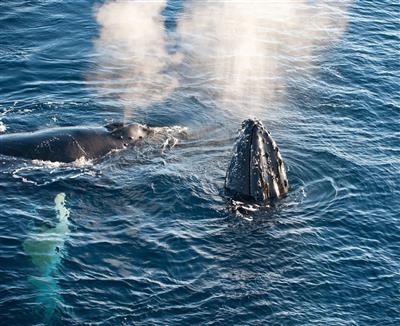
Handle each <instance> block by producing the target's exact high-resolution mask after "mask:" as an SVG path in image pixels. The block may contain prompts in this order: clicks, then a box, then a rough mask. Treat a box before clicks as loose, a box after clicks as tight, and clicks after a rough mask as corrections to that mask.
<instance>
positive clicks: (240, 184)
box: [0, 119, 289, 203]
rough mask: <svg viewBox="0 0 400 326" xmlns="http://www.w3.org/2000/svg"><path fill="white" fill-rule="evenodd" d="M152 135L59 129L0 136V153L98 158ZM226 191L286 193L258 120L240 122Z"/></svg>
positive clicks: (257, 196)
mask: <svg viewBox="0 0 400 326" xmlns="http://www.w3.org/2000/svg"><path fill="white" fill-rule="evenodd" d="M152 135H154V130H153V129H152V128H151V127H147V126H144V125H141V124H136V123H134V124H127V125H124V124H122V123H112V124H108V125H106V126H104V127H86V126H77V127H59V128H52V129H47V130H42V131H36V132H30V133H29V132H25V133H14V134H8V135H1V136H0V154H2V155H7V156H15V157H23V158H27V159H36V160H43V161H53V162H65V163H70V162H74V161H76V160H78V159H80V158H85V159H88V160H97V159H100V158H102V157H104V156H106V155H107V154H109V153H110V152H112V151H113V150H118V149H125V148H127V147H129V146H130V145H135V144H137V143H139V142H140V141H141V140H143V139H145V138H148V137H151V136H152ZM225 189H226V192H227V194H228V195H229V196H230V197H232V198H235V199H239V200H243V201H246V202H251V203H266V202H267V201H268V200H269V199H273V198H279V197H281V196H283V195H285V194H286V193H287V192H288V189H289V183H288V179H287V175H286V169H285V165H284V162H283V159H282V156H281V154H280V151H279V148H278V146H277V145H276V143H275V141H274V140H273V139H272V137H271V133H270V132H269V131H267V130H266V129H265V127H264V126H263V124H262V122H261V121H259V120H253V119H248V120H245V121H244V122H243V123H242V130H241V131H240V133H239V136H238V139H237V141H236V144H235V148H234V153H233V156H232V159H231V163H230V164H229V167H228V170H227V173H226V180H225Z"/></svg>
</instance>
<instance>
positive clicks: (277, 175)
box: [225, 119, 289, 204]
mask: <svg viewBox="0 0 400 326" xmlns="http://www.w3.org/2000/svg"><path fill="white" fill-rule="evenodd" d="M225 190H226V192H227V194H228V195H229V196H230V197H231V198H233V199H235V200H242V201H246V202H250V203H255V204H267V203H268V201H269V200H270V199H274V198H279V197H281V196H283V195H285V194H286V193H287V192H288V190H289V183H288V179H287V175H286V169H285V165H284V163H283V159H282V156H281V154H280V152H279V148H278V146H277V145H276V143H275V141H274V140H273V139H272V136H271V133H270V132H269V131H267V129H266V128H265V127H264V126H263V124H262V122H261V121H259V120H252V119H249V120H245V121H244V122H243V123H242V130H241V131H240V133H239V136H238V139H237V141H236V144H235V147H234V154H233V157H232V159H231V162H230V164H229V167H228V170H227V173H226V178H225Z"/></svg>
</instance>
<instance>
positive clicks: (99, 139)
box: [0, 123, 154, 163]
mask: <svg viewBox="0 0 400 326" xmlns="http://www.w3.org/2000/svg"><path fill="white" fill-rule="evenodd" d="M152 134H154V131H153V129H152V128H148V127H146V126H144V125H141V124H136V123H135V124H128V125H124V124H122V123H112V124H108V125H106V126H104V127H92V126H77V127H58V128H51V129H45V130H40V131H35V132H23V133H12V134H3V135H0V154H2V155H7V156H14V157H22V158H27V159H32V160H43V161H53V162H65V163H70V162H74V161H76V160H78V159H81V158H84V159H87V160H96V159H99V158H102V157H104V156H105V155H106V154H108V153H110V152H111V151H113V150H118V149H123V148H126V147H128V146H129V145H132V144H136V143H138V142H140V141H141V140H142V139H144V138H147V137H149V136H150V135H152Z"/></svg>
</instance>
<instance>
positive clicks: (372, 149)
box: [0, 0, 400, 325]
mask: <svg viewBox="0 0 400 326" xmlns="http://www.w3.org/2000/svg"><path fill="white" fill-rule="evenodd" d="M119 3H121V1H120V2H119ZM301 3H302V6H303V7H304V6H311V7H313V6H319V5H320V6H321V8H325V6H328V7H329V5H327V2H326V1H304V2H303V1H298V3H296V2H290V1H288V6H289V7H283V8H280V9H279V10H278V11H277V13H275V14H274V15H270V14H268V13H269V12H271V11H273V9H274V8H273V6H274V5H273V4H272V5H271V3H268V2H266V5H265V6H267V9H266V11H265V12H263V9H262V7H257V8H258V9H256V10H255V11H250V14H249V13H247V14H246V15H245V16H243V17H245V18H243V17H242V19H239V18H237V17H240V13H241V12H243V11H245V10H243V8H242V9H241V10H238V11H235V10H233V9H232V8H234V7H230V5H229V6H228V7H227V8H225V9H224V10H223V11H222V13H223V15H218V14H217V15H213V14H212V13H213V12H218V11H217V10H219V9H218V8H217V9H216V8H215V6H216V4H215V3H214V4H213V3H212V2H209V3H204V4H202V5H199V2H196V1H194V2H190V1H186V2H183V1H182V2H181V1H179V0H174V1H172V0H171V1H168V2H167V4H166V6H164V5H163V4H162V3H161V4H160V7H161V13H160V14H158V12H159V11H160V10H159V9H157V8H156V10H155V9H154V8H152V7H151V8H150V9H149V8H148V7H146V2H138V3H137V4H136V6H135V7H133V8H125V9H122V11H121V10H120V11H119V13H120V14H121V12H122V13H127V17H128V19H127V20H124V19H122V18H121V17H122V16H121V17H115V16H116V13H115V11H113V10H111V9H113V8H111V7H110V8H109V10H104V8H106V7H104V2H98V1H85V0H76V1H58V0H46V1H45V0H42V1H39V0H35V1H33V0H32V1H22V0H6V1H2V2H1V3H0V112H1V116H0V120H1V123H0V128H1V129H3V130H4V129H5V130H4V132H6V133H11V132H20V131H31V130H37V129H42V128H47V127H54V126H66V125H82V124H85V125H102V124H105V123H106V122H109V121H118V120H126V121H139V122H142V123H146V124H149V125H151V126H174V125H176V126H182V127H187V136H181V135H179V133H177V132H175V131H171V132H170V134H168V135H165V137H166V138H168V137H169V139H170V140H171V139H175V138H176V139H178V140H179V141H178V144H177V145H176V146H175V147H173V148H170V149H166V150H165V151H161V150H160V147H161V145H162V141H161V140H157V141H153V142H151V143H150V144H148V147H145V146H142V147H140V148H137V149H132V150H127V151H124V152H119V153H115V155H112V156H111V157H109V158H107V159H105V160H104V161H102V162H101V163H99V164H90V162H89V163H87V164H76V165H67V166H64V165H61V166H60V165H51V164H48V163H45V162H31V161H27V160H21V159H14V158H7V157H1V158H0V164H1V165H0V166H1V170H0V172H1V173H0V189H1V199H0V324H2V325H40V324H51V325H195V324H201V325H205V324H206V325H225V324H227V325H229V324H230V325H399V324H400V317H399V316H400V186H399V182H400V140H399V137H400V86H399V85H400V60H399V58H400V56H399V54H400V5H399V2H398V1H379V2H378V1H353V2H351V3H349V4H348V6H347V7H344V8H340V17H341V18H342V20H341V21H338V20H337V19H336V18H335V16H334V15H335V13H334V11H333V12H332V11H329V10H328V11H324V10H325V9H321V10H322V11H321V12H319V14H315V15H311V14H310V12H308V11H306V12H301V10H300V11H296V10H294V11H291V9H292V8H293V7H296V6H299V8H301V6H300V5H301ZM147 4H148V2H147ZM118 5H119V4H118V3H117V6H118ZM331 5H332V6H333V7H334V6H335V4H331ZM102 6H103V7H102ZM261 6H262V5H261ZM268 6H269V7H268ZM271 6H272V7H271ZM250 7H251V6H250V5H249V8H250ZM96 8H97V9H96ZM102 8H103V14H104V15H106V14H105V12H106V13H108V14H109V17H108V18H107V17H106V18H104V17H103V18H102V16H101V14H98V15H97V14H96V12H98V11H97V10H99V12H100V13H101V10H102ZM260 8H261V9H260ZM114 9H115V8H114ZM117 9H118V8H117ZM251 10H253V9H251ZM154 12H155V13H156V16H154ZM260 12H261V15H265V16H263V19H262V20H255V19H254V20H253V16H252V15H251V14H254V15H255V14H256V13H257V14H258V13H260ZM299 12H301V13H299ZM286 14H287V15H286ZM96 15H97V16H96ZM237 15H239V16H237ZM143 17H145V18H146V17H150V18H149V19H143ZM155 17H156V18H155ZM157 17H158V18H157ZM160 17H161V18H160ZM326 17H328V18H329V17H331V18H332V17H333V21H334V23H333V24H331V23H326V22H325V20H324V19H325V18H326ZM125 18H126V17H125ZM141 19H143V20H141ZM157 19H160V20H161V23H160V24H158V25H157V24H156V23H157ZM230 19H231V22H230V21H229V20H230ZM268 19H270V20H274V19H278V20H279V19H281V22H280V23H277V24H272V23H271V25H269V23H268ZM110 20H111V23H109V22H110ZM204 21H206V22H208V23H210V21H211V22H212V23H211V26H214V25H212V24H214V23H215V26H214V27H213V28H214V29H212V28H211V29H208V28H209V26H210V24H205V25H206V26H207V27H204V28H205V29H202V28H203V27H202V26H203V25H202V22H204ZM214 21H215V22H214ZM220 21H222V22H223V23H222V24H220ZM232 21H233V26H237V29H234V30H233V31H232V30H229V28H226V26H232V25H231V24H232ZM288 21H290V22H294V23H293V24H294V25H293V26H295V27H293V26H292V25H290V24H287V22H288ZM260 22H262V23H260ZM153 23H154V24H156V25H152V24H153ZM118 24H121V26H122V27H121V28H120V27H118V26H119V25H118ZM124 24H126V25H124ZM131 24H133V25H131ZM262 24H265V25H262ZM296 24H297V25H296ZM261 25H262V26H261ZM110 26H111V27H110ZM115 26H117V27H116V28H115ZM124 26H128V28H125V29H124ZM157 26H158V27H159V26H161V28H158V29H157ZM224 26H225V27H224ZM248 26H250V27H251V28H253V27H254V29H251V28H250V29H249V30H250V32H248V30H247V28H248ZM304 26H306V27H304ZM338 26H339V27H338ZM336 27H338V28H339V29H340V31H339V32H338V31H335V28H336ZM107 28H109V29H107ZM114 28H115V29H114ZM224 28H225V29H224ZM302 28H305V29H304V30H303V29H302ZM318 30H319V31H322V32H323V33H322V34H317V35H315V33H314V32H315V31H318ZM122 31H124V33H126V35H128V36H124V37H122V38H121V36H120V35H121V33H122ZM204 31H207V32H208V34H207V33H206V32H204ZM221 31H224V33H225V32H226V31H228V32H229V33H231V34H230V35H232V34H233V35H235V37H233V39H229V37H228V39H229V40H230V41H229V42H226V44H228V45H226V44H225V43H223V42H222V41H221V40H224V37H225V36H221V35H222V34H223V33H220V32H221ZM107 32H109V34H107ZM135 33H136V34H135ZM196 33H197V34H196ZM254 33H255V34H256V35H257V36H258V39H257V40H256V41H255V40H252V39H251V35H253V34H254ZM280 33H281V34H280ZM115 35H117V37H115ZM131 35H143V36H144V38H143V39H134V41H132V44H130V45H129V46H128V45H127V42H126V40H127V38H128V39H129V37H131ZM160 35H161V36H160ZM223 35H225V34H223ZM243 35H244V37H248V38H249V39H251V41H249V44H247V43H246V42H245V41H244V40H242V39H240V37H241V36H243ZM249 35H250V36H249ZM326 35H328V36H326ZM126 37H127V38H126ZM237 38H239V39H240V42H238V44H236V43H235V41H234V40H235V39H237ZM260 38H261V39H260ZM310 39H311V40H312V41H309V40H310ZM157 40H159V42H158V41H157ZM215 40H217V41H216V43H213V42H214V41H215ZM232 42H233V43H232ZM274 42H275V43H274ZM280 42H281V43H280ZM210 44H212V46H211V45H210ZM221 44H225V45H221ZM232 44H236V45H238V49H241V48H240V46H241V45H243V44H244V45H245V46H246V47H245V49H246V51H247V52H246V51H245V53H256V54H257V55H256V56H254V57H252V59H251V61H250V62H251V64H250V65H246V64H244V65H242V63H243V62H244V61H246V59H245V56H243V57H241V55H242V54H239V55H238V56H229V53H228V54H227V53H225V52H224V51H227V49H228V52H229V51H230V49H231V46H232ZM254 44H256V46H257V47H256V48H255V49H256V50H255V51H254V49H253V48H252V47H251V46H252V45H254ZM260 44H261V45H260ZM271 44H275V45H276V46H274V47H272V46H270V45H271ZM107 47H110V48H107ZM113 47H114V48H113ZM215 48H216V49H217V50H216V51H214V49H215ZM107 49H108V50H107ZM142 49H149V50H148V52H146V53H145V54H143V53H142V52H141V50H142ZM271 49H272V50H271ZM107 51H110V52H107ZM113 51H114V52H113ZM115 51H116V52H115ZM252 51H253V52H252ZM110 53H111V54H110ZM115 53H118V55H116V54H115ZM121 53H122V54H121ZM235 53H242V52H240V51H239V52H235ZM119 55H122V57H119ZM219 56H221V57H222V58H223V59H221V58H220V57H219ZM238 57H239V58H241V59H240V60H241V61H240V60H238V61H240V63H238V64H237V62H236V61H235V60H233V61H232V58H238ZM216 58H218V60H217V59H216ZM259 58H261V61H258V60H259ZM221 60H222V61H221ZM229 60H231V61H229ZM204 62H206V63H205V64H204ZM262 62H264V63H265V62H268V63H269V64H270V65H268V66H264V65H263V64H262ZM160 63H161V64H160ZM163 63H165V64H163ZM225 63H227V64H226V65H225ZM245 63H246V62H245ZM236 64H237V65H236ZM159 65H160V66H159ZM154 67H156V68H154ZM210 67H211V68H210ZM227 67H240V68H238V69H236V68H232V70H229V69H231V68H229V69H225V68H227ZM249 67H250V68H249ZM252 67H255V68H256V69H252ZM260 67H261V68H260ZM217 68H218V69H217ZM259 68H260V69H259ZM241 69H244V70H241ZM232 71H233V72H238V71H239V72H241V73H243V72H244V75H251V77H252V76H254V79H253V80H252V82H251V83H250V87H249V88H246V89H245V90H244V91H243V89H241V88H240V87H239V88H238V89H237V90H236V88H235V91H233V92H231V87H230V85H242V84H241V81H242V80H243V78H246V76H245V77H243V76H242V75H241V74H239V73H238V75H240V77H241V78H236V77H237V76H236V75H235V76H236V77H235V76H234V75H233V74H230V73H231V72H232ZM260 72H261V73H260ZM252 74H254V75H252ZM160 76H161V77H160ZM165 77H166V78H167V79H165ZM130 78H132V80H133V81H132V80H131V79H130ZM219 78H220V79H221V80H220V79H219ZM224 78H227V81H228V82H227V81H226V79H224ZM127 79H129V81H128V82H127ZM237 80H239V82H238V83H239V84H235V82H236V81H237ZM143 81H145V82H143ZM176 81H178V85H177V86H174V87H172V86H171V85H174V83H175V82H176ZM142 82H143V83H142ZM146 83H147V84H146ZM260 85H261V86H260ZM232 87H233V86H232ZM257 87H260V88H257ZM257 89H260V90H261V91H260V92H261V93H262V95H260V96H259V97H258V95H257V94H259V93H257V92H256V91H254V92H255V93H252V91H253V90H257ZM271 90H272V91H271ZM246 94H248V97H247V96H245V95H246ZM248 116H250V117H252V116H257V117H259V118H260V119H262V120H263V122H264V124H265V125H266V126H267V127H268V128H269V129H270V130H271V132H272V134H273V136H274V138H275V140H276V141H277V143H278V144H279V146H280V148H281V152H282V155H283V157H284V160H285V162H286V165H287V168H288V177H289V182H290V186H291V187H290V192H289V194H288V196H287V197H286V198H283V199H282V200H280V201H278V202H276V203H274V204H273V205H272V207H271V208H270V209H268V210H267V211H263V212H259V213H255V214H254V215H252V216H250V217H247V218H244V217H242V216H239V215H237V214H234V213H233V212H231V211H230V210H229V207H228V203H227V202H228V200H227V198H226V197H225V195H224V191H223V185H224V176H225V171H226V167H227V165H228V162H229V160H230V155H231V149H232V147H233V143H234V139H235V135H236V132H237V130H238V128H239V127H240V123H241V121H242V120H243V119H244V118H245V117H248ZM62 193H64V194H65V200H66V203H65V208H63V209H64V212H65V210H66V211H67V212H68V213H69V217H68V222H67V224H62V223H61V222H60V221H59V220H58V218H60V216H61V215H62V214H63V213H62V210H61V212H58V213H57V212H56V210H55V203H54V201H55V198H59V197H57V196H58V195H59V194H62ZM57 207H58V209H59V208H60V206H59V205H58V206H57ZM52 230H53V231H54V232H53V233H56V235H54V234H52ZM47 237H48V238H47ZM54 237H55V238H54ZM46 239H47V240H46ZM46 241H47V242H46ZM52 241H53V242H52ZM30 243H31V244H32V243H33V245H34V246H35V245H36V246H37V247H38V248H44V249H43V250H44V252H46V248H47V249H48V248H52V250H50V251H48V252H47V254H48V256H47V258H48V259H47V260H45V259H44V260H43V259H42V260H41V259H40V257H41V256H40V255H39V259H38V256H37V253H36V256H35V253H32V251H30V250H29V244H30ZM54 243H56V246H55V245H54ZM52 245H54V246H53V247H52ZM55 247H57V248H58V249H57V248H55ZM36 250H41V249H36ZM57 250H59V252H57ZM42 252H43V251H42ZM35 257H36V259H35ZM42 258H43V257H42Z"/></svg>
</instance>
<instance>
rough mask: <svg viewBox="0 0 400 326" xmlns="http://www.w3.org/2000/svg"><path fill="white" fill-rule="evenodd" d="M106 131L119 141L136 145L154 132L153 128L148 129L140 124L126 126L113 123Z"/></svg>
mask: <svg viewBox="0 0 400 326" xmlns="http://www.w3.org/2000/svg"><path fill="white" fill-rule="evenodd" d="M106 129H107V130H109V131H110V132H111V134H112V135H113V136H114V137H116V138H117V139H121V140H122V141H124V142H125V143H129V144H132V143H136V142H138V141H140V140H142V139H145V138H147V137H149V136H151V135H152V134H154V131H153V129H152V128H149V127H146V126H144V125H141V124H138V123H132V124H127V125H124V124H122V123H112V124H109V125H107V126H106Z"/></svg>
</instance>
